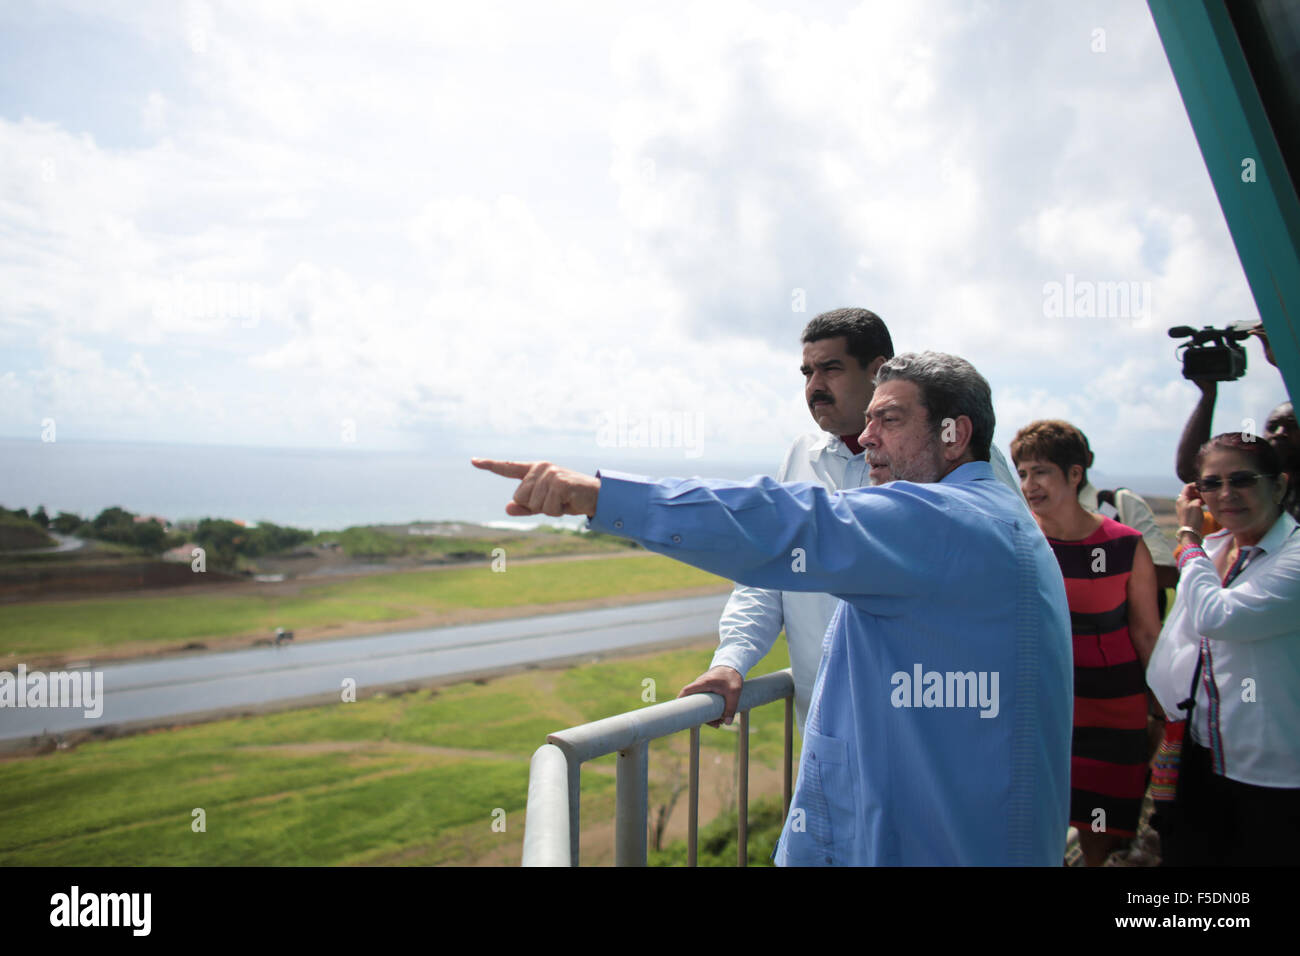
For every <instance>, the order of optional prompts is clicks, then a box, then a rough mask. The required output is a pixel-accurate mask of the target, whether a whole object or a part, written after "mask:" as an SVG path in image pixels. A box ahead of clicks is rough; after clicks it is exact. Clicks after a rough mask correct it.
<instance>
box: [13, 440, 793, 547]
mask: <svg viewBox="0 0 1300 956" xmlns="http://www.w3.org/2000/svg"><path fill="white" fill-rule="evenodd" d="M562 464H564V466H565V467H571V468H574V469H577V470H579V471H586V472H587V473H588V474H590V473H592V472H594V471H595V470H596V469H597V468H600V467H605V468H617V469H618V470H620V471H627V472H633V473H637V474H646V475H656V476H660V475H692V474H695V473H696V471H698V470H700V469H701V468H707V469H708V476H709V477H713V478H747V477H749V476H751V475H754V474H759V473H761V472H763V471H766V470H769V469H771V468H774V467H775V465H776V462H772V463H770V465H767V466H765V465H764V464H762V463H744V462H719V461H717V460H714V459H710V460H709V461H708V463H707V465H705V464H703V463H701V462H696V461H689V460H683V458H682V457H681V456H680V455H678V456H677V458H676V460H672V459H666V458H665V459H660V460H657V461H647V460H644V459H641V460H636V459H632V458H624V457H621V456H620V455H619V454H618V453H614V454H611V455H608V456H606V457H604V458H602V459H599V460H597V459H594V458H586V459H582V458H578V457H566V458H565V459H563V460H562ZM514 488H515V483H514V482H512V481H508V480H506V479H504V478H499V477H497V476H495V475H492V474H489V473H488V472H484V471H479V470H478V469H476V468H474V467H472V466H471V465H470V463H469V456H468V455H463V454H456V455H455V456H451V455H448V454H443V455H441V456H440V455H438V454H434V453H428V452H414V451H372V450H365V449H361V448H333V449H301V448H245V447H234V446H217V445H179V444H155V443H145V442H100V441H65V440H62V439H60V440H59V441H55V442H48V443H46V442H41V441H33V440H28V439H12V438H0V505H3V506H4V507H6V508H10V509H14V508H26V509H27V510H28V511H29V512H30V511H35V510H36V508H37V506H38V505H44V506H45V510H46V512H47V513H48V514H49V515H50V517H51V518H53V517H54V516H55V515H56V514H57V513H58V512H60V511H71V512H75V513H77V514H79V515H81V516H82V517H83V518H93V517H95V515H97V514H99V512H100V511H102V510H103V509H104V508H108V507H111V506H113V505H117V506H119V507H122V508H125V509H126V510H127V511H131V512H134V513H136V514H148V515H158V516H159V517H163V518H168V519H170V520H172V521H182V520H186V519H198V518H231V519H239V520H242V521H249V522H252V521H272V522H274V523H275V524H279V525H289V526H292V527H297V528H308V529H312V530H316V531H324V530H335V529H341V528H345V527H348V526H350V525H362V524H399V523H405V522H410V521H472V522H476V523H487V522H491V523H493V524H497V523H501V524H502V525H503V526H512V527H531V526H533V525H536V524H538V523H539V522H543V521H544V522H545V523H548V524H563V525H566V526H569V527H574V526H577V525H580V524H582V523H583V522H584V521H585V519H583V518H573V519H536V518H512V517H510V516H508V515H507V514H506V513H505V505H506V502H507V501H508V500H509V499H510V496H511V494H513V493H514Z"/></svg>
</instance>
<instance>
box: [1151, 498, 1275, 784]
mask: <svg viewBox="0 0 1300 956" xmlns="http://www.w3.org/2000/svg"><path fill="white" fill-rule="evenodd" d="M1231 545H1232V534H1231V532H1229V531H1227V530H1224V531H1219V532H1216V533H1215V534H1212V535H1209V536H1208V537H1206V538H1205V542H1204V545H1203V549H1204V551H1205V553H1206V555H1207V557H1201V556H1193V557H1190V558H1188V559H1187V560H1186V562H1185V563H1184V565H1183V569H1182V573H1181V576H1180V578H1179V581H1178V596H1177V597H1176V598H1175V600H1174V607H1173V610H1171V611H1170V612H1169V617H1168V618H1167V619H1166V620H1165V626H1164V629H1163V630H1161V632H1160V639H1159V640H1158V641H1157V642H1156V647H1155V650H1154V651H1152V653H1151V662H1150V664H1149V665H1148V666H1147V683H1148V684H1149V685H1150V687H1151V689H1152V690H1153V691H1154V692H1155V695H1156V699H1157V700H1159V701H1160V706H1161V707H1163V708H1164V709H1165V713H1166V714H1168V715H1170V716H1171V717H1174V718H1178V717H1180V716H1182V713H1181V712H1180V711H1179V710H1178V702H1179V701H1181V700H1183V699H1185V698H1186V697H1187V694H1188V691H1189V690H1190V689H1191V683H1192V674H1193V672H1194V671H1195V669H1196V659H1197V656H1198V654H1199V647H1200V638H1201V635H1204V636H1206V637H1208V638H1209V639H1210V642H1209V643H1210V659H1211V661H1212V663H1213V666H1214V677H1215V683H1216V684H1217V685H1218V688H1219V696H1220V699H1221V703H1220V708H1221V711H1220V718H1219V727H1220V733H1221V736H1222V740H1223V771H1224V776H1226V777H1228V778H1230V779H1232V780H1236V781H1239V782H1241V783H1250V784H1255V785H1257V786H1261V787H1300V531H1298V530H1297V525H1296V522H1295V519H1294V518H1292V517H1291V516H1290V515H1288V514H1287V513H1286V512H1283V513H1282V516H1281V517H1279V518H1278V519H1277V521H1275V522H1274V523H1273V527H1272V528H1270V529H1269V531H1268V533H1267V534H1265V535H1264V537H1263V538H1262V539H1261V540H1260V542H1259V544H1258V547H1259V548H1260V549H1261V550H1262V553H1261V554H1257V555H1255V556H1254V557H1253V558H1252V559H1251V560H1250V561H1249V562H1248V563H1247V564H1246V565H1245V567H1244V568H1243V570H1242V571H1241V573H1240V574H1238V575H1237V577H1236V579H1235V580H1233V581H1232V583H1231V584H1229V585H1228V587H1226V588H1225V587H1223V586H1222V585H1221V578H1220V576H1219V573H1218V570H1217V569H1216V567H1215V564H1214V560H1213V559H1214V557H1215V556H1216V555H1218V554H1219V553H1220V552H1221V551H1223V549H1225V548H1228V547H1231ZM1190 731H1191V735H1192V738H1193V739H1194V740H1195V741H1196V742H1197V743H1198V744H1200V745H1201V746H1202V747H1208V746H1209V743H1208V741H1209V740H1210V732H1209V698H1208V695H1207V694H1206V691H1205V687H1204V677H1203V676H1202V680H1201V685H1200V686H1198V687H1197V694H1196V708H1195V710H1194V711H1193V714H1192V725H1191V728H1190Z"/></svg>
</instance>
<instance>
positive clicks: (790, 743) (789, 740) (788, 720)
mask: <svg viewBox="0 0 1300 956" xmlns="http://www.w3.org/2000/svg"><path fill="white" fill-rule="evenodd" d="M782 759H783V760H784V761H785V780H784V781H783V786H782V789H781V796H782V797H783V798H784V801H783V803H782V805H781V819H782V820H784V819H785V818H786V817H788V816H789V815H790V799H791V796H792V794H793V793H794V787H793V786H791V784H790V764H791V763H792V762H793V759H794V698H793V697H787V698H786V699H785V756H784V757H783V758H782Z"/></svg>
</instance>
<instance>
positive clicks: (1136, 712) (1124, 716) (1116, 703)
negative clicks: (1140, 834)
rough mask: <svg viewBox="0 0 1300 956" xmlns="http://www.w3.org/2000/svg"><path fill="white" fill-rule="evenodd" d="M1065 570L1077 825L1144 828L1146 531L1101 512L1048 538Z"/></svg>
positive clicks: (1125, 831)
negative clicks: (1080, 527) (1142, 551)
mask: <svg viewBox="0 0 1300 956" xmlns="http://www.w3.org/2000/svg"><path fill="white" fill-rule="evenodd" d="M1047 540H1048V542H1049V543H1050V544H1051V546H1052V550H1053V551H1054V552H1056V560H1057V562H1059V563H1060V565H1061V573H1062V574H1063V575H1064V576H1065V593H1066V597H1067V598H1068V599H1069V602H1070V622H1071V630H1072V631H1073V632H1074V743H1073V746H1072V748H1071V757H1070V825H1071V826H1075V827H1079V828H1080V829H1083V828H1088V829H1089V830H1091V829H1093V823H1094V821H1101V820H1102V819H1103V818H1102V817H1101V816H1100V815H1099V814H1098V813H1097V811H1098V810H1103V811H1105V817H1104V821H1105V830H1106V832H1107V833H1112V834H1117V835H1121V836H1133V835H1134V834H1136V832H1137V823H1138V815H1139V813H1140V811H1141V809H1142V795H1143V793H1144V792H1145V790H1146V780H1147V695H1146V678H1145V676H1144V675H1143V673H1142V662H1141V661H1140V660H1139V659H1138V655H1137V650H1136V649H1135V648H1134V647H1133V641H1132V639H1131V638H1130V637H1129V633H1128V579H1129V575H1130V574H1131V573H1132V571H1133V555H1134V553H1135V552H1136V550H1137V543H1138V542H1139V541H1141V540H1142V535H1141V533H1140V532H1138V531H1135V530H1134V529H1132V528H1130V527H1128V526H1127V525H1122V524H1120V523H1119V522H1118V521H1112V520H1111V519H1110V518H1107V517H1105V516H1102V520H1101V527H1100V528H1098V529H1097V530H1096V531H1094V532H1093V533H1092V534H1091V535H1089V536H1088V537H1086V538H1084V539H1083V540H1082V541H1057V540H1055V539H1054V538H1048V539H1047Z"/></svg>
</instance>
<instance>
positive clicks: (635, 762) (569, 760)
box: [523, 668, 794, 866]
mask: <svg viewBox="0 0 1300 956" xmlns="http://www.w3.org/2000/svg"><path fill="white" fill-rule="evenodd" d="M778 700H784V701H785V758H784V760H785V767H784V770H785V773H784V777H785V779H784V787H783V795H784V798H785V799H784V803H783V805H782V813H783V814H785V813H789V812H790V789H791V788H790V753H791V748H792V744H793V736H794V677H793V676H792V675H791V673H790V670H789V668H787V669H785V670H783V671H777V672H776V673H774V674H766V675H764V676H763V677H756V678H754V679H753V680H747V681H745V684H744V687H743V688H742V689H741V692H740V703H739V705H738V706H737V707H736V713H737V715H738V717H739V720H740V736H739V740H737V742H736V745H737V746H738V747H739V748H740V749H739V754H740V786H739V793H738V795H737V804H738V809H739V817H740V834H739V836H740V839H739V845H740V850H739V854H738V860H737V864H738V865H739V866H745V865H746V864H747V862H748V855H747V852H746V850H747V846H746V844H747V842H748V837H749V712H750V711H751V710H752V709H753V708H755V707H761V706H763V705H764V704H770V703H773V702H775V701H778ZM723 706H724V701H723V699H722V697H721V696H720V695H718V694H692V695H691V696H690V697H681V698H678V699H677V700H670V701H667V702H666V703H662V704H655V705H653V706H651V707H643V708H641V709H640V710H631V711H628V712H626V713H623V714H618V715H616V716H614V717H606V718H605V719H604V720H596V721H593V722H592V723H589V724H581V725H579V726H577V727H570V728H569V729H568V730H561V731H560V732H559V733H555V734H550V735H548V736H547V738H546V739H547V743H545V744H542V746H540V747H538V748H537V752H536V753H534V754H533V759H532V763H531V764H530V765H529V771H528V811H527V817H526V818H525V821H524V858H523V865H524V866H577V865H578V835H579V828H578V798H579V795H580V787H581V782H582V764H583V763H584V762H585V761H587V760H592V759H594V758H596V757H603V756H604V755H605V754H611V753H615V752H617V753H618V777H617V789H616V793H617V796H616V810H615V818H614V865H615V866H645V864H646V820H647V815H648V809H649V769H650V768H649V753H650V741H652V740H655V739H657V738H659V737H666V736H668V735H669V734H675V733H677V732H679V731H682V730H689V731H690V732H691V770H690V793H689V810H690V817H689V825H688V826H689V833H688V836H687V862H688V865H689V866H695V863H696V855H697V853H698V846H697V844H698V843H699V812H700V726H701V725H702V724H706V723H708V722H709V721H711V720H717V719H718V718H719V717H721V716H722V710H723Z"/></svg>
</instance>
